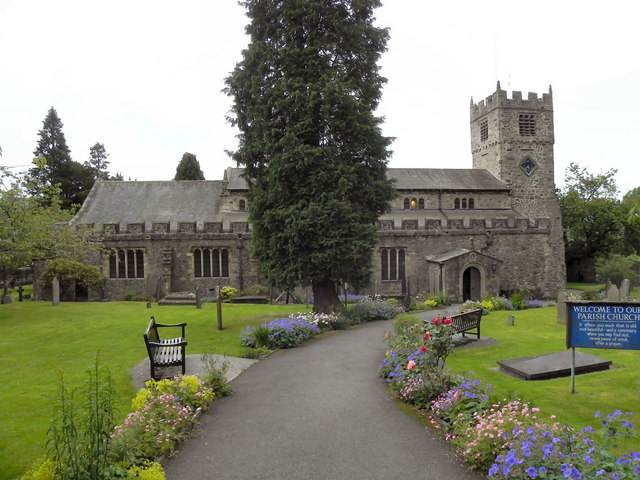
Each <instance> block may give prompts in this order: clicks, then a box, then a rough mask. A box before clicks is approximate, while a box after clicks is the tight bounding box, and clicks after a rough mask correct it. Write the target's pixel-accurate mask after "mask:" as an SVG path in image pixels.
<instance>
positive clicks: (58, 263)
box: [42, 258, 104, 288]
mask: <svg viewBox="0 0 640 480" xmlns="http://www.w3.org/2000/svg"><path fill="white" fill-rule="evenodd" d="M53 277H57V278H58V281H59V282H60V286H61V287H62V288H68V287H70V286H74V285H80V286H82V287H87V288H88V287H94V288H97V287H101V286H102V285H103V284H104V275H102V272H100V270H99V269H98V268H97V267H95V266H93V265H87V264H84V263H81V262H78V261H77V260H72V259H69V258H56V259H54V260H51V261H50V262H49V263H48V264H47V267H46V268H45V270H44V272H43V273H42V278H43V280H44V281H45V283H46V284H47V285H51V282H52V281H53Z"/></svg>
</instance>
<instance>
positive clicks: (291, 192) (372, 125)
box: [226, 0, 394, 312]
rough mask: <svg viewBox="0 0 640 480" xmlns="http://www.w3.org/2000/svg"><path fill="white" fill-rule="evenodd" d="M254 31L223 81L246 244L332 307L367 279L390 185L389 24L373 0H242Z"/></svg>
mask: <svg viewBox="0 0 640 480" xmlns="http://www.w3.org/2000/svg"><path fill="white" fill-rule="evenodd" d="M241 5H243V6H244V7H245V8H246V9H247V16H248V17H249V20H250V23H249V25H248V26H247V27H246V31H247V33H248V34H249V36H250V43H249V46H248V47H247V49H245V50H244V51H243V52H242V60H241V61H240V62H239V63H238V64H237V65H236V67H235V69H234V70H233V72H232V73H231V74H230V76H229V77H228V78H227V79H226V85H227V88H226V92H227V94H228V95H230V96H232V97H233V107H232V116H231V118H230V122H231V123H232V124H233V125H235V126H237V127H238V128H239V130H240V135H239V137H238V139H239V145H238V149H237V151H235V152H234V153H233V154H232V158H233V159H234V160H236V162H237V163H238V164H239V165H242V166H244V174H245V178H246V179H247V182H248V184H249V200H250V204H251V208H250V210H249V215H250V220H251V222H252V226H253V234H252V253H253V255H254V256H255V258H256V259H257V260H259V262H260V265H261V268H262V271H263V274H264V275H265V277H266V278H267V280H269V281H270V282H271V283H272V284H274V285H276V286H277V287H280V288H282V289H286V290H290V289H292V288H294V287H295V286H296V285H309V284H310V285H312V287H313V294H314V299H315V301H314V310H315V311H320V312H326V311H331V310H337V309H339V308H340V307H339V305H340V304H339V300H338V296H337V293H336V285H338V284H341V283H343V282H346V283H348V284H350V285H352V286H354V287H356V288H358V287H362V286H364V285H365V284H367V283H368V281H369V279H370V274H371V259H372V249H373V247H374V246H375V243H376V236H377V229H376V221H377V219H378V217H379V215H380V214H381V213H383V212H384V211H386V210H388V208H389V202H390V200H391V199H392V198H393V196H394V189H393V186H392V184H391V182H390V181H389V180H388V179H387V176H386V166H387V160H388V157H389V155H390V152H389V150H388V146H389V144H390V143H391V139H390V138H388V137H385V136H383V135H382V132H381V129H380V125H381V123H382V119H381V118H380V117H376V116H375V110H376V108H377V106H378V102H379V100H380V96H381V88H382V85H383V84H384V83H385V81H386V80H385V79H384V78H383V77H382V76H381V75H380V73H379V67H378V65H377V62H378V60H379V58H380V55H381V54H382V53H383V52H384V51H385V49H386V42H387V39H388V32H387V29H384V28H378V27H376V26H374V24H373V22H374V16H373V12H374V9H375V8H377V7H379V6H380V1H378V0H332V1H327V0H306V1H300V0H283V1H279V2H273V1H270V0H247V1H244V2H241Z"/></svg>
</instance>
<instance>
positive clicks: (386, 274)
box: [380, 248, 406, 281]
mask: <svg viewBox="0 0 640 480" xmlns="http://www.w3.org/2000/svg"><path fill="white" fill-rule="evenodd" d="M405 256H406V253H405V249H404V248H398V249H396V248H383V249H382V250H380V273H381V278H382V280H383V281H387V280H402V279H403V278H404V273H405Z"/></svg>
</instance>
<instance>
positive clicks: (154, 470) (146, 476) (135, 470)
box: [127, 461, 166, 480]
mask: <svg viewBox="0 0 640 480" xmlns="http://www.w3.org/2000/svg"><path fill="white" fill-rule="evenodd" d="M127 478H138V479H140V480H165V478H166V477H165V474H164V469H163V468H162V465H160V464H159V463H156V462H149V461H146V462H144V463H143V464H142V465H136V466H133V467H131V468H129V470H127Z"/></svg>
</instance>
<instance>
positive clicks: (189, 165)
mask: <svg viewBox="0 0 640 480" xmlns="http://www.w3.org/2000/svg"><path fill="white" fill-rule="evenodd" d="M174 180H204V174H203V173H202V170H200V162H198V159H197V158H196V156H195V155H194V154H193V153H189V152H184V154H183V155H182V159H181V160H180V163H179V164H178V167H177V168H176V176H175V177H174Z"/></svg>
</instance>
